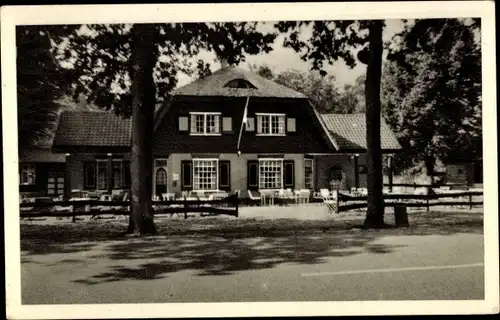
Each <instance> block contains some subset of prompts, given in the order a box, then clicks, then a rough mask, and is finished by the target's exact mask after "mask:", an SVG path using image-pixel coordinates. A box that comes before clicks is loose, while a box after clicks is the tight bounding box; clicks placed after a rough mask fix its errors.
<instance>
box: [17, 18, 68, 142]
mask: <svg viewBox="0 0 500 320" xmlns="http://www.w3.org/2000/svg"><path fill="white" fill-rule="evenodd" d="M72 28H73V27H72V26H20V27H18V28H17V30H16V31H17V32H16V47H17V73H16V75H17V99H18V101H17V105H18V144H19V147H20V148H21V149H24V148H27V147H30V146H44V145H46V144H47V141H49V140H50V138H51V134H52V130H51V129H52V128H53V126H54V124H55V121H56V120H57V112H58V110H59V108H60V105H59V104H58V103H57V100H58V99H59V98H60V97H61V96H62V95H63V94H64V93H65V92H66V90H67V89H68V86H67V84H68V79H69V78H70V77H71V74H70V73H69V72H68V70H65V69H64V68H61V67H60V66H59V64H58V63H57V61H56V59H55V58H54V55H53V52H52V45H53V43H54V41H59V40H60V39H61V38H62V37H64V36H65V35H67V34H68V33H70V32H71V30H72Z"/></svg>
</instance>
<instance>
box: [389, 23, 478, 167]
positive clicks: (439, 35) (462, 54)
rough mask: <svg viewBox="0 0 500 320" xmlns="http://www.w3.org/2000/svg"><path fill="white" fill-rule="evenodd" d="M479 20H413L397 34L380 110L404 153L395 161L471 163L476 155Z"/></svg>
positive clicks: (429, 163) (409, 164) (426, 164)
mask: <svg viewBox="0 0 500 320" xmlns="http://www.w3.org/2000/svg"><path fill="white" fill-rule="evenodd" d="M479 28H480V26H479V24H478V21H467V20H459V19H427V20H416V21H415V22H414V23H412V24H406V26H405V27H404V29H403V30H402V32H401V33H400V34H398V35H397V36H396V39H397V41H398V46H396V47H395V48H396V49H392V50H391V52H390V53H389V59H390V61H389V62H388V63H387V64H386V66H385V72H384V74H385V76H384V81H383V85H384V88H383V105H384V106H383V111H384V115H385V117H386V119H387V120H388V122H389V124H390V125H391V127H392V128H393V130H394V131H395V132H396V134H397V136H398V139H399V141H400V143H401V144H402V146H403V147H404V149H405V152H404V153H402V154H401V155H400V159H399V162H400V163H402V164H403V165H406V166H412V165H416V164H418V163H423V164H425V167H426V169H427V173H428V174H429V175H430V176H432V175H433V172H434V169H435V168H434V166H435V163H436V160H437V159H439V160H443V161H449V160H451V161H460V160H462V161H463V159H464V158H465V159H468V160H467V161H471V160H473V159H475V158H477V157H480V155H481V48H480V42H479V41H478V39H475V37H478V34H479V32H478V31H479V30H478V29H479Z"/></svg>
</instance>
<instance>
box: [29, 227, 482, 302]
mask: <svg viewBox="0 0 500 320" xmlns="http://www.w3.org/2000/svg"><path fill="white" fill-rule="evenodd" d="M383 234H384V233H383V232H379V233H377V232H373V233H365V232H357V233H356V232H355V233H353V232H350V233H346V232H343V233H338V234H325V233H322V234H317V235H307V236H306V235H296V236H289V237H268V238H239V239H226V238H218V237H192V238H191V237H170V238H168V239H163V240H162V239H156V240H151V239H147V240H143V239H141V240H138V239H133V240H128V241H108V242H104V243H88V242H85V243H71V244H65V245H64V246H61V245H57V246H54V245H50V244H46V245H44V244H40V243H38V244H37V245H34V244H33V243H30V242H23V254H22V261H23V263H22V303H23V304H72V303H122V302H123V303H147V302H233V301H245V302H248V301H352V300H419V299H422V300H434V299H483V295H484V280H483V279H484V269H483V265H482V262H483V235H482V234H478V233H460V234H452V235H414V236H408V235H404V236H403V235H392V236H387V235H386V236H384V235H383Z"/></svg>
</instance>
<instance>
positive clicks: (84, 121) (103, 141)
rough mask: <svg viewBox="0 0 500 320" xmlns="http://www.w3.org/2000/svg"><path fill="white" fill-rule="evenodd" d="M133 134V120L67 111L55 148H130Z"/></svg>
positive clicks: (102, 114)
mask: <svg viewBox="0 0 500 320" xmlns="http://www.w3.org/2000/svg"><path fill="white" fill-rule="evenodd" d="M131 134H132V121H131V119H124V118H121V117H118V116H116V115H115V114H113V113H110V112H86V111H65V112H62V113H61V115H60V119H59V126H58V128H57V132H56V136H55V138H54V144H53V146H56V147H62V146H87V147H122V146H123V147H128V146H130V141H131Z"/></svg>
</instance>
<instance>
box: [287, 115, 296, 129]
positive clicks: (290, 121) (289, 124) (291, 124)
mask: <svg viewBox="0 0 500 320" xmlns="http://www.w3.org/2000/svg"><path fill="white" fill-rule="evenodd" d="M286 129H287V131H288V132H295V131H296V130H297V129H296V128H295V118H287V119H286Z"/></svg>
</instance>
